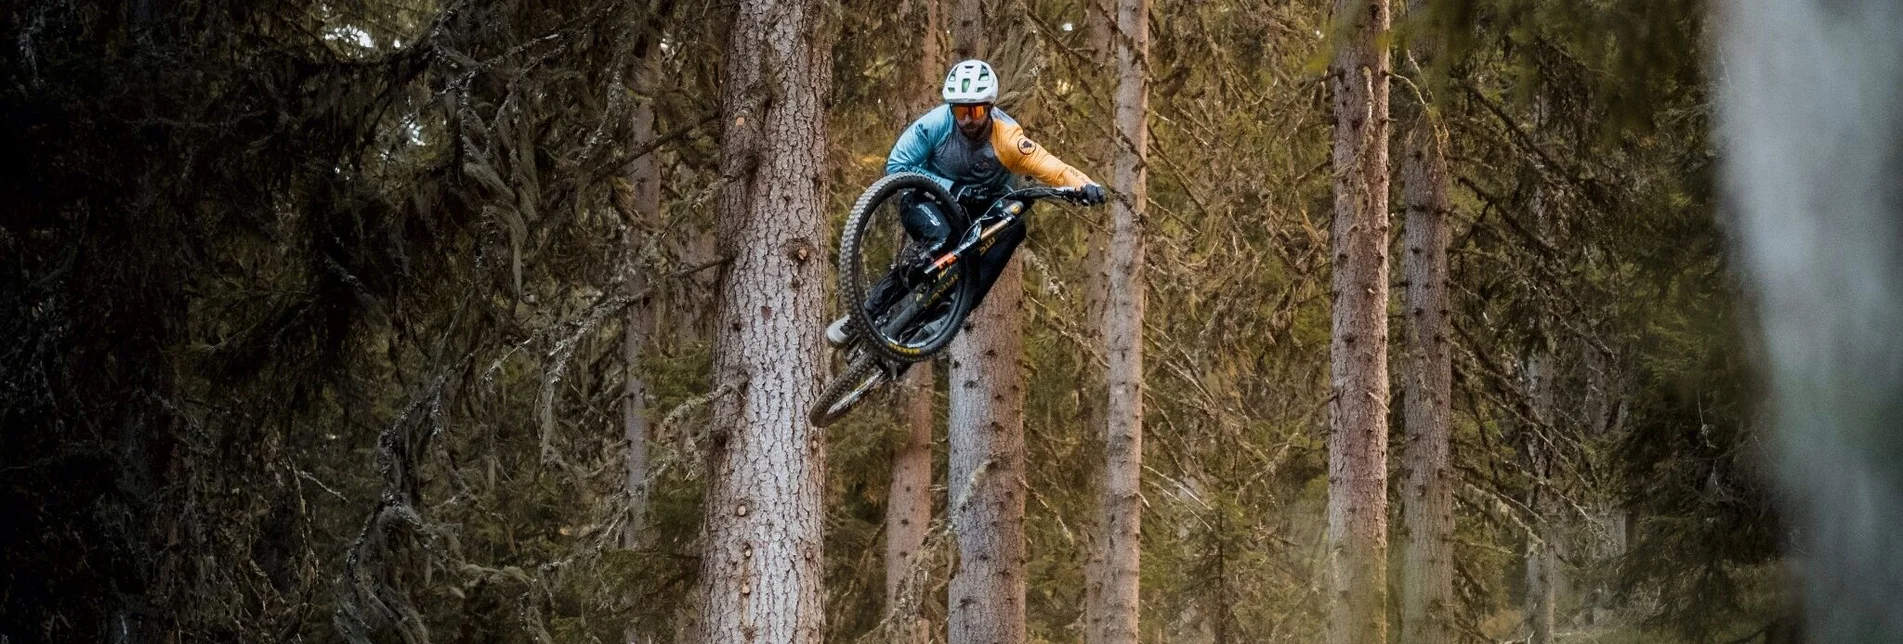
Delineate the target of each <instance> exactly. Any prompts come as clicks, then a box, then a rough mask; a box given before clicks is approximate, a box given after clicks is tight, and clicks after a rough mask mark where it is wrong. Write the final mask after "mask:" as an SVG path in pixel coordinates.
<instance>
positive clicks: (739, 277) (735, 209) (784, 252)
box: [701, 0, 832, 644]
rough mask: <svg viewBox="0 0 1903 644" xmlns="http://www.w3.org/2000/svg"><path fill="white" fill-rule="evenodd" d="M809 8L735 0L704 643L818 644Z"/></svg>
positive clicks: (815, 74)
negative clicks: (810, 415)
mask: <svg viewBox="0 0 1903 644" xmlns="http://www.w3.org/2000/svg"><path fill="white" fill-rule="evenodd" d="M823 11H824V7H823V5H822V4H821V3H820V2H818V1H817V0H742V1H741V2H740V5H739V7H738V8H737V9H736V12H735V17H734V24H733V27H732V31H731V35H730V36H729V38H730V40H729V41H728V47H727V57H726V60H727V62H726V69H725V71H724V75H723V78H722V91H721V94H722V96H721V107H722V120H723V125H724V131H723V132H722V136H721V175H722V176H723V177H724V178H725V179H726V180H727V181H729V182H730V183H729V184H728V185H726V186H725V187H724V188H723V192H722V194H721V202H720V217H721V221H720V226H721V236H720V237H721V240H722V242H723V243H724V244H725V245H726V247H725V248H724V249H723V250H724V251H725V252H726V253H727V254H728V256H730V257H732V260H731V261H730V263H729V265H728V267H727V269H726V274H725V275H724V276H723V277H722V283H721V286H720V295H719V297H720V313H719V317H718V318H717V320H718V323H717V324H718V326H717V327H716V338H717V339H716V345H715V346H716V352H715V374H714V375H715V377H714V380H713V381H714V386H715V387H716V388H717V389H716V392H720V391H721V390H722V389H727V390H728V391H727V392H726V393H724V394H723V395H720V396H718V398H717V401H716V403H715V404H714V409H713V411H714V424H713V427H714V428H715V431H716V432H717V433H718V434H717V435H716V436H715V437H714V439H713V441H712V443H713V447H712V450H711V452H712V453H711V454H710V455H709V459H708V463H709V465H710V472H709V478H710V481H709V483H708V491H707V501H706V512H707V519H706V524H705V525H706V527H705V530H706V540H705V543H706V545H705V548H706V550H705V552H704V553H703V555H702V558H701V589H702V590H701V601H702V611H703V615H702V622H703V623H702V626H701V629H702V632H701V639H702V641H705V642H709V643H723V644H724V643H727V642H734V643H739V642H791V643H816V642H819V641H820V637H821V633H822V626H823V624H824V613H823V607H822V600H823V598H824V594H823V592H822V591H823V588H822V582H823V577H824V572H825V571H824V569H823V566H822V561H823V559H822V555H823V552H822V549H821V539H822V534H821V533H822V528H823V525H824V523H823V521H824V517H825V508H824V507H823V505H822V495H823V493H824V483H825V476H824V468H825V452H824V450H823V447H822V443H821V441H820V436H819V433H818V432H817V431H815V430H814V428H813V427H812V425H810V424H808V423H807V422H806V413H807V410H808V408H809V406H810V405H812V403H813V399H814V397H815V396H816V394H817V393H818V392H817V390H816V389H817V386H818V383H819V382H820V379H821V378H822V377H823V376H824V375H825V374H824V373H823V372H822V363H821V361H820V356H821V351H822V349H823V347H822V346H821V339H820V334H819V328H820V327H821V326H822V320H821V317H822V315H823V313H824V311H823V310H822V308H823V306H824V289H823V286H822V285H823V284H824V282H823V281H822V280H823V279H824V278H825V277H826V271H825V267H824V265H823V257H824V255H823V253H821V252H820V250H819V249H820V244H822V243H824V242H823V240H824V235H825V223H824V217H823V214H822V210H821V208H822V204H823V198H824V192H823V189H824V188H823V187H824V176H825V175H824V173H823V167H824V166H823V163H824V157H825V146H823V145H814V144H813V142H815V141H820V142H823V141H825V140H826V130H825V122H826V121H825V115H826V106H825V101H824V97H825V95H826V94H827V91H828V88H829V87H830V85H831V83H832V76H831V69H832V68H831V47H832V43H831V35H830V33H828V30H827V29H826V27H825V25H824V14H823Z"/></svg>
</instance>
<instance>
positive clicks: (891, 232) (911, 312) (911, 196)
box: [839, 172, 977, 363]
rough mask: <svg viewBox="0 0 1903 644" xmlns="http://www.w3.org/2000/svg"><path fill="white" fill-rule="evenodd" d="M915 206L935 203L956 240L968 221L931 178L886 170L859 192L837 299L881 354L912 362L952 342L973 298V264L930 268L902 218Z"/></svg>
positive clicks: (848, 230)
mask: <svg viewBox="0 0 1903 644" xmlns="http://www.w3.org/2000/svg"><path fill="white" fill-rule="evenodd" d="M918 203H926V204H930V205H931V206H934V207H936V208H937V209H938V210H939V212H940V213H942V214H943V215H944V216H945V219H946V223H947V224H948V225H949V227H950V229H951V231H952V234H953V236H954V238H956V237H957V235H959V234H960V233H962V232H963V231H964V230H965V228H967V227H968V226H969V223H968V221H967V219H966V216H965V212H964V210H962V209H960V208H959V207H958V205H957V204H956V203H955V202H953V200H952V198H951V195H950V194H948V193H946V192H945V189H944V188H943V187H941V186H939V185H938V182H937V181H934V180H933V179H932V178H931V177H927V176H925V175H922V174H917V173H912V172H900V173H896V174H891V175H887V176H886V177H885V178H882V179H880V180H878V181H877V182H875V183H873V184H872V186H871V187H869V188H866V191H865V192H864V193H863V194H861V195H860V196H859V200H858V201H857V202H856V203H854V205H853V207H852V214H851V215H850V216H848V217H847V218H846V229H845V232H844V234H843V239H841V240H840V244H839V248H840V253H839V296H840V299H841V301H842V302H844V303H845V304H846V308H847V315H848V316H849V317H850V318H851V320H852V321H851V330H852V332H853V333H855V334H856V335H858V336H860V337H861V338H863V341H864V343H865V344H866V345H867V346H868V347H870V348H871V349H872V351H874V352H876V353H878V354H879V355H880V356H882V357H885V358H887V359H890V360H893V361H897V362H903V363H910V362H918V361H921V360H925V359H927V358H930V357H932V355H934V354H936V353H938V352H939V351H943V350H944V349H945V347H946V346H947V345H949V344H951V340H952V337H953V336H956V335H958V326H959V323H960V322H962V321H963V320H964V318H965V315H966V314H968V313H970V312H971V305H972V304H973V302H974V301H975V300H976V298H977V280H975V279H970V276H972V275H974V274H975V272H974V271H973V269H972V266H973V264H972V262H970V261H966V260H961V261H958V262H956V263H954V264H953V265H951V266H946V267H943V269H942V270H936V271H934V270H929V269H930V266H929V261H930V259H929V258H927V257H925V256H924V255H923V254H922V253H921V252H920V251H921V249H919V248H918V247H917V245H916V244H914V243H913V241H912V239H911V237H910V235H908V234H907V233H906V231H905V227H904V224H903V223H902V222H901V216H902V213H903V212H904V210H905V208H907V207H908V206H912V205H914V204H918Z"/></svg>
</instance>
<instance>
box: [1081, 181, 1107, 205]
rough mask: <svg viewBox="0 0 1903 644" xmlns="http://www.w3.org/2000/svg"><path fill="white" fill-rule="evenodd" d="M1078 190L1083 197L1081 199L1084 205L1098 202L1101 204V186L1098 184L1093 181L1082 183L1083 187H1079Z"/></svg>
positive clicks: (1102, 197)
mask: <svg viewBox="0 0 1903 644" xmlns="http://www.w3.org/2000/svg"><path fill="white" fill-rule="evenodd" d="M1078 191H1079V192H1081V193H1082V194H1083V197H1084V199H1083V201H1084V205H1086V206H1095V205H1099V204H1102V203H1103V201H1104V194H1103V186H1100V185H1097V184H1094V183H1086V184H1084V187H1083V188H1079V189H1078Z"/></svg>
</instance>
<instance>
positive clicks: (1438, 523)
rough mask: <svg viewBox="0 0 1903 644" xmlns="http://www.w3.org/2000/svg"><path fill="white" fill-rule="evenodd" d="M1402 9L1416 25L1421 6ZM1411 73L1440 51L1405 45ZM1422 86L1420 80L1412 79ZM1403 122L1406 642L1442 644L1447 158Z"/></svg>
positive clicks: (1428, 45) (1434, 135)
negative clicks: (1410, 59) (1405, 268)
mask: <svg viewBox="0 0 1903 644" xmlns="http://www.w3.org/2000/svg"><path fill="white" fill-rule="evenodd" d="M1408 11H1409V12H1410V13H1414V14H1416V15H1415V16H1412V18H1413V19H1414V20H1415V21H1416V22H1420V18H1421V15H1420V14H1424V13H1425V12H1426V11H1427V2H1426V1H1425V0H1413V1H1412V2H1410V3H1409V5H1408ZM1409 52H1410V53H1411V55H1412V57H1413V63H1412V64H1413V65H1414V66H1417V67H1416V69H1417V71H1419V70H1428V69H1431V68H1432V66H1433V64H1434V58H1435V56H1436V55H1437V54H1438V53H1439V52H1438V47H1437V43H1434V42H1433V41H1432V40H1431V37H1430V36H1429V35H1427V34H1422V35H1418V36H1416V37H1415V38H1414V39H1413V40H1412V41H1411V42H1410V43H1409ZM1415 76H1416V79H1415V80H1416V84H1417V85H1419V86H1422V87H1425V86H1427V85H1428V83H1426V82H1425V74H1424V73H1416V74H1415ZM1420 98H1421V101H1419V102H1418V105H1416V107H1415V109H1414V112H1413V113H1412V114H1411V115H1410V118H1409V119H1408V121H1407V134H1406V136H1407V152H1406V153H1405V154H1406V156H1405V157H1404V158H1403V159H1402V161H1401V181H1402V183H1403V189H1404V190H1405V198H1406V199H1407V224H1406V225H1407V243H1406V247H1407V257H1406V259H1405V260H1404V261H1405V262H1406V263H1407V284H1408V286H1407V319H1408V326H1407V328H1408V357H1409V360H1408V365H1407V369H1408V371H1407V375H1406V376H1405V377H1404V378H1403V380H1402V383H1401V386H1402V388H1403V390H1404V391H1405V393H1404V394H1403V396H1402V401H1403V403H1404V405H1405V407H1406V409H1405V410H1404V413H1405V414H1406V416H1405V418H1406V423H1407V424H1406V430H1407V434H1406V436H1407V438H1406V443H1405V445H1404V446H1403V453H1402V457H1401V458H1402V469H1403V471H1404V472H1405V477H1406V483H1405V484H1404V485H1403V486H1402V488H1401V500H1402V513H1403V515H1402V516H1403V518H1402V521H1403V525H1404V527H1405V528H1406V535H1407V536H1406V539H1407V543H1406V545H1405V546H1404V547H1405V549H1406V551H1405V555H1404V559H1403V563H1402V576H1401V642H1402V644H1445V643H1448V642H1453V641H1454V638H1455V634H1454V628H1453V626H1454V625H1453V609H1454V605H1453V598H1454V585H1453V582H1454V560H1453V556H1452V550H1451V542H1450V541H1449V539H1450V538H1451V537H1452V535H1453V531H1454V490H1453V484H1452V482H1451V481H1449V480H1448V472H1449V468H1450V466H1449V453H1448V452H1449V435H1450V434H1449V428H1448V423H1449V422H1450V420H1451V419H1452V417H1453V411H1452V409H1453V403H1452V400H1453V399H1452V395H1453V394H1452V392H1453V357H1452V355H1451V353H1450V352H1449V346H1448V343H1447V332H1448V326H1447V324H1448V322H1447V311H1448V304H1447V245H1448V243H1449V240H1450V238H1449V234H1448V230H1447V213H1448V203H1447V181H1448V176H1447V158H1446V139H1445V137H1444V136H1442V134H1441V130H1440V126H1439V124H1438V122H1437V121H1436V119H1435V117H1434V113H1433V106H1431V105H1429V104H1427V103H1426V100H1427V96H1426V94H1422V95H1421V97H1420Z"/></svg>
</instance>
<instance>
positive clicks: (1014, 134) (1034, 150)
mask: <svg viewBox="0 0 1903 644" xmlns="http://www.w3.org/2000/svg"><path fill="white" fill-rule="evenodd" d="M991 148H992V149H993V150H996V151H997V153H998V161H999V162H1002V163H1003V164H1004V167H1005V168H1006V169H1009V170H1010V171H1011V172H1013V173H1015V174H1021V175H1024V176H1027V177H1031V178H1033V179H1036V180H1038V181H1039V182H1041V183H1043V184H1044V185H1047V186H1061V187H1065V188H1081V187H1083V186H1084V185H1085V184H1089V183H1094V182H1092V181H1091V180H1090V177H1089V176H1088V175H1085V174H1084V173H1083V172H1081V171H1079V170H1078V169H1076V168H1073V167H1070V164H1067V163H1064V162H1063V160H1061V159H1058V158H1057V155H1054V154H1051V152H1050V151H1049V150H1046V149H1044V146H1041V145H1038V144H1037V142H1035V141H1032V140H1031V138H1030V137H1027V136H1025V135H1024V128H1023V127H1022V126H1020V125H1018V122H1017V121H1015V120H1013V119H1012V118H1011V117H1009V116H1005V115H1004V113H1002V112H999V113H998V115H997V123H996V124H995V125H993V127H992V128H991Z"/></svg>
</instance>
